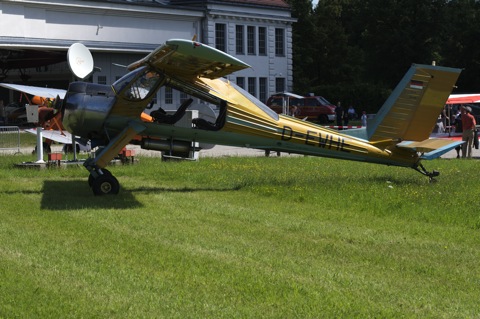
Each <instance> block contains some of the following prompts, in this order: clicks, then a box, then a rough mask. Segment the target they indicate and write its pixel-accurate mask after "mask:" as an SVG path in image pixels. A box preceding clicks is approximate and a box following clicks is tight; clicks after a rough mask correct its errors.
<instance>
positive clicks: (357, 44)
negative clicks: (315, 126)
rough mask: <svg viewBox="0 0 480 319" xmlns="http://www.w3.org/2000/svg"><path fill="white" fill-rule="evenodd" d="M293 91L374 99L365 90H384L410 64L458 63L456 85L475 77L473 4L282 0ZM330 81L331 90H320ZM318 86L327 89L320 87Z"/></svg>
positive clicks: (479, 54) (465, 0) (479, 75)
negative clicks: (289, 17) (288, 10)
mask: <svg viewBox="0 0 480 319" xmlns="http://www.w3.org/2000/svg"><path fill="white" fill-rule="evenodd" d="M288 2H289V3H290V5H291V6H292V9H293V10H292V14H293V16H294V17H296V18H298V22H297V23H295V24H294V25H293V53H294V55H293V60H294V91H295V92H298V93H303V94H304V93H308V92H315V93H316V94H319V95H322V96H324V97H326V98H327V99H329V100H331V101H337V100H340V101H348V100H357V102H356V103H357V104H358V107H362V106H365V105H376V107H377V109H374V110H373V111H372V113H375V112H376V111H377V110H378V108H379V107H380V106H381V105H382V104H383V102H384V101H380V102H379V101H377V99H375V101H372V98H371V97H369V95H368V94H362V95H359V94H358V88H359V87H364V88H366V89H365V92H368V93H371V92H375V91H376V90H378V92H379V93H377V96H378V95H383V92H386V91H388V90H392V89H393V88H394V87H395V85H396V84H397V83H398V81H399V79H400V78H401V77H402V76H403V74H404V73H405V72H406V71H407V69H408V67H409V66H410V65H411V64H412V63H418V64H431V63H432V61H436V63H437V65H442V66H449V67H458V68H464V71H463V72H462V75H461V76H460V78H459V81H458V89H457V92H459V93H460V92H476V91H478V90H479V88H478V83H479V82H480V44H479V42H478V41H477V39H478V38H479V36H480V25H479V24H480V20H479V19H478V16H479V14H480V3H479V2H478V1H471V0H456V1H446V0H400V1H384V0H368V1H364V0H340V1H339V0H320V1H318V5H317V6H316V7H315V8H314V9H313V10H310V11H309V10H307V9H305V8H306V6H308V5H311V1H310V0H289V1H288ZM328 88H331V90H328ZM322 89H325V90H328V91H321V90H322Z"/></svg>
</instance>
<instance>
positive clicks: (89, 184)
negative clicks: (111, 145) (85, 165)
mask: <svg viewBox="0 0 480 319" xmlns="http://www.w3.org/2000/svg"><path fill="white" fill-rule="evenodd" d="M102 173H103V174H102V175H109V176H112V173H110V171H109V170H108V169H106V168H102ZM94 181H95V178H94V177H93V176H92V174H90V175H88V186H90V187H92V186H93V182H94Z"/></svg>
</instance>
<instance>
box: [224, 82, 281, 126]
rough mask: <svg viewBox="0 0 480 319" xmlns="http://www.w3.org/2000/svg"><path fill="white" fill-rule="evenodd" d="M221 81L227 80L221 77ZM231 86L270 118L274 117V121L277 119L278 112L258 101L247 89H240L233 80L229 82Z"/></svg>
mask: <svg viewBox="0 0 480 319" xmlns="http://www.w3.org/2000/svg"><path fill="white" fill-rule="evenodd" d="M222 80H223V81H227V80H226V79H224V78H222ZM229 83H230V85H231V86H233V87H234V88H235V89H236V90H238V91H239V92H240V93H242V94H243V95H244V96H245V97H246V98H247V99H248V100H249V101H250V102H252V103H253V104H255V105H256V106H257V107H258V108H259V109H261V110H262V111H264V112H265V113H267V115H268V116H270V117H271V118H272V119H274V120H275V121H278V119H279V117H278V114H277V113H275V111H274V110H272V109H271V108H269V107H268V106H266V105H265V104H263V103H262V102H260V101H259V100H258V99H257V98H256V97H254V96H253V95H251V94H250V93H248V92H247V91H245V90H244V89H242V88H241V87H239V86H238V85H236V84H235V83H233V82H229Z"/></svg>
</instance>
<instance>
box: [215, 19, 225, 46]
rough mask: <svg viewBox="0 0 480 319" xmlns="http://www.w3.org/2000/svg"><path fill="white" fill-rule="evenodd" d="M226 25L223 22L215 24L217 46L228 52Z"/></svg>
mask: <svg viewBox="0 0 480 319" xmlns="http://www.w3.org/2000/svg"><path fill="white" fill-rule="evenodd" d="M225 30H226V25H225V24H223V23H217V24H215V48H217V49H218V50H220V51H223V52H226V51H225V48H226V47H227V44H226V40H227V36H226V32H225Z"/></svg>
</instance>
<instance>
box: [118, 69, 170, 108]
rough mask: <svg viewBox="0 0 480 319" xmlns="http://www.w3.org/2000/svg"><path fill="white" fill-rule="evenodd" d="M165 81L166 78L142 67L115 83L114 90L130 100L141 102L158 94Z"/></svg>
mask: <svg viewBox="0 0 480 319" xmlns="http://www.w3.org/2000/svg"><path fill="white" fill-rule="evenodd" d="M163 80H164V77H163V76H162V75H160V74H158V73H157V72H155V71H152V70H150V69H147V68H146V67H141V68H138V69H136V70H133V71H132V72H130V73H128V74H126V75H125V76H123V77H122V78H121V79H119V80H118V81H116V82H115V83H113V88H114V90H115V92H117V93H119V94H120V95H123V96H124V97H125V98H126V99H128V100H132V101H141V100H143V99H146V98H147V97H149V96H150V95H151V94H152V93H153V92H156V89H157V87H158V85H159V84H161V82H162V81H163Z"/></svg>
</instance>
